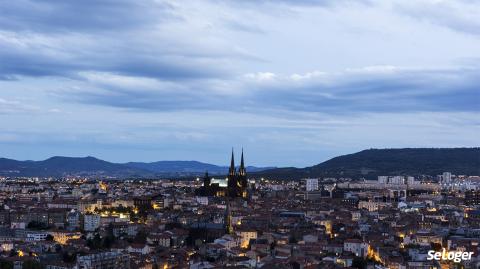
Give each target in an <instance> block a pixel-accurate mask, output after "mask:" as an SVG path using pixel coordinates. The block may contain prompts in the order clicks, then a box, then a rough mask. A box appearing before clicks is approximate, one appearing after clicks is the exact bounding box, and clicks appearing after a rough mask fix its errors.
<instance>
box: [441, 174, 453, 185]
mask: <svg viewBox="0 0 480 269" xmlns="http://www.w3.org/2000/svg"><path fill="white" fill-rule="evenodd" d="M451 182H452V173H450V172H443V174H442V183H451Z"/></svg>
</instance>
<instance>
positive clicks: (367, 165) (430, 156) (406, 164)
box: [255, 147, 480, 179]
mask: <svg viewBox="0 0 480 269" xmlns="http://www.w3.org/2000/svg"><path fill="white" fill-rule="evenodd" d="M446 171H447V172H452V173H454V174H465V175H480V148H479V147H473V148H396V149H395V148H388V149H367V150H362V151H359V152H356V153H352V154H346V155H341V156H337V157H334V158H331V159H329V160H327V161H325V162H322V163H319V164H317V165H313V166H309V167H305V168H295V167H284V168H276V169H270V170H265V171H261V172H258V173H255V174H256V175H257V176H261V177H271V178H289V179H299V178H305V177H352V178H359V177H364V178H375V177H377V176H379V175H386V176H388V175H411V176H420V175H430V176H434V175H438V174H441V173H442V172H446Z"/></svg>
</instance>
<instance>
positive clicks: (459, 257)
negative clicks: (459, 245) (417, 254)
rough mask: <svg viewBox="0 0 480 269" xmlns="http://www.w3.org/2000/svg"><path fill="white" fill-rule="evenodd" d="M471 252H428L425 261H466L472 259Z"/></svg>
mask: <svg viewBox="0 0 480 269" xmlns="http://www.w3.org/2000/svg"><path fill="white" fill-rule="evenodd" d="M472 255H473V252H463V251H446V250H445V249H444V248H442V252H435V250H430V251H429V252H428V253H427V260H429V261H431V260H437V261H440V260H444V261H447V260H448V261H452V260H453V262H461V261H468V260H471V259H472Z"/></svg>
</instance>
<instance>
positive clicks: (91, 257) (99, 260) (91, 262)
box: [77, 252, 130, 269]
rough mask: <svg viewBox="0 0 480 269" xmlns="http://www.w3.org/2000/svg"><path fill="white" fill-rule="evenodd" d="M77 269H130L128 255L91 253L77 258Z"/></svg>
mask: <svg viewBox="0 0 480 269" xmlns="http://www.w3.org/2000/svg"><path fill="white" fill-rule="evenodd" d="M77 267H78V269H94V268H115V269H130V258H129V255H128V254H124V253H118V252H99V253H92V254H88V255H85V256H79V257H78V258H77Z"/></svg>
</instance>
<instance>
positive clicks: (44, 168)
mask: <svg viewBox="0 0 480 269" xmlns="http://www.w3.org/2000/svg"><path fill="white" fill-rule="evenodd" d="M269 168H271V167H269ZM269 168H260V167H252V166H249V167H247V171H252V172H253V171H262V170H265V169H269ZM205 171H209V173H211V174H213V175H222V174H226V173H227V171H228V167H226V166H217V165H213V164H208V163H202V162H197V161H158V162H152V163H143V162H129V163H124V164H121V163H111V162H107V161H104V160H100V159H97V158H94V157H90V156H89V157H61V156H56V157H52V158H49V159H46V160H43V161H17V160H12V159H6V158H0V176H11V177H14V176H33V177H62V176H106V177H118V178H126V177H142V178H145V177H189V176H199V175H203V173H205Z"/></svg>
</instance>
